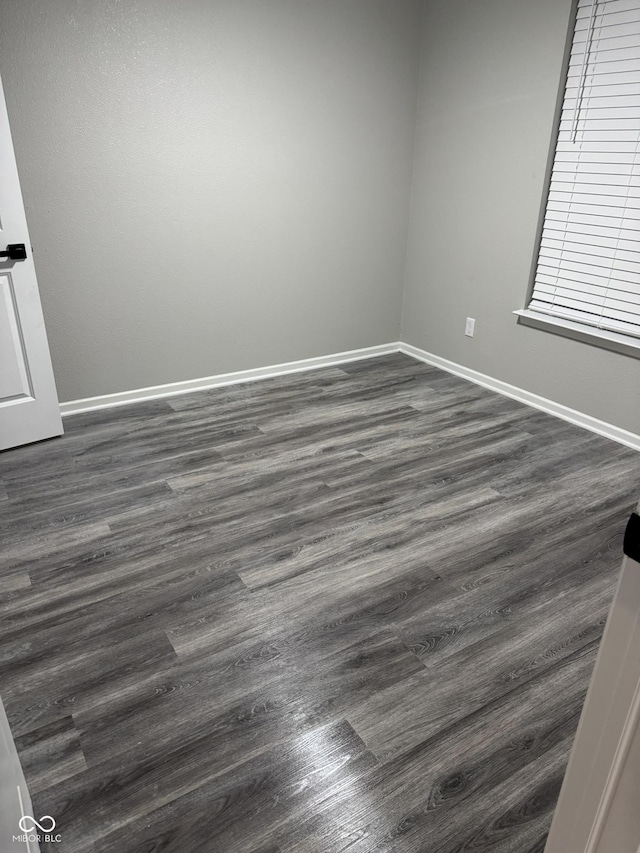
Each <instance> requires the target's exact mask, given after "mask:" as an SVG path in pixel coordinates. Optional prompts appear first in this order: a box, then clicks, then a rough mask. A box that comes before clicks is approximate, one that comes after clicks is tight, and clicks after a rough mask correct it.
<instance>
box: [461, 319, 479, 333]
mask: <svg viewBox="0 0 640 853" xmlns="http://www.w3.org/2000/svg"><path fill="white" fill-rule="evenodd" d="M475 329H476V321H475V319H474V318H473V317H467V322H466V325H465V327H464V333H465V335H467V337H469V338H472V337H473V333H474V332H475Z"/></svg>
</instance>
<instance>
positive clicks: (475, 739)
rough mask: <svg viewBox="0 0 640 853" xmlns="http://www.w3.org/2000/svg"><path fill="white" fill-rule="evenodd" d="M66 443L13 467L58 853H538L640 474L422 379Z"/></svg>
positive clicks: (346, 384) (208, 409)
mask: <svg viewBox="0 0 640 853" xmlns="http://www.w3.org/2000/svg"><path fill="white" fill-rule="evenodd" d="M66 428H67V432H66V435H65V436H64V437H63V438H62V439H59V440H55V441H50V442H46V443H43V444H38V445H33V446H30V447H23V448H19V449H17V450H15V451H10V452H6V453H3V454H0V523H1V526H2V537H3V548H2V554H1V555H0V618H1V620H2V622H1V629H0V693H1V695H2V699H3V702H4V705H5V708H6V711H7V714H8V717H9V720H10V723H11V727H12V731H13V734H14V737H15V739H16V744H17V748H18V751H19V753H20V755H21V759H22V762H23V765H24V770H25V775H26V778H27V781H28V783H29V785H30V790H31V792H32V794H33V798H34V808H35V809H36V811H37V812H38V813H39V814H50V815H53V816H54V817H55V819H56V821H57V824H58V830H59V832H60V833H61V835H62V839H63V840H62V842H61V843H60V844H55V845H50V848H51V849H52V850H53V849H56V850H57V851H60V853H65V852H66V851H68V853H90V851H93V853H106V851H113V850H118V851H119V853H140V852H141V851H145V853H151V851H166V852H167V853H201V851H202V853H209V851H211V853H214V851H215V853H341V851H349V853H374V852H375V853H458V851H463V850H474V851H476V853H482V851H487V853H489V851H491V853H511V851H514V853H515V851H518V853H542V850H543V848H544V840H545V837H546V833H547V831H548V827H549V824H550V820H551V815H552V812H553V809H554V806H555V802H556V799H557V796H558V792H559V788H560V784H561V781H562V776H563V773H564V768H565V765H566V761H567V758H568V752H569V749H570V745H571V741H572V737H573V734H574V732H575V728H576V726H577V722H578V717H579V714H580V710H581V705H582V701H583V699H584V694H585V692H586V688H587V685H588V681H589V677H590V673H591V669H592V667H593V663H594V660H595V654H596V651H597V647H598V643H599V640H600V637H601V634H602V630H603V626H604V621H605V618H606V613H607V609H608V606H609V603H610V601H611V598H612V595H613V589H614V586H615V581H616V577H617V572H618V569H619V565H620V561H621V542H622V533H623V531H624V526H625V523H626V520H627V517H628V514H629V512H630V511H631V509H632V508H633V506H634V504H635V502H636V501H637V497H638V494H637V491H638V484H639V483H640V457H638V455H637V454H635V453H634V452H633V451H630V450H627V449H625V448H623V447H620V446H618V445H616V444H613V443H611V442H609V441H607V440H606V439H602V438H599V437H597V436H594V435H592V434H590V433H587V432H584V431H582V430H580V429H578V428H576V427H573V426H571V425H569V424H567V423H564V422H562V421H559V420H556V419H554V418H552V417H550V416H548V415H545V414H543V413H540V412H538V411H534V410H532V409H529V408H527V407H525V406H523V405H521V404H519V403H516V402H514V401H512V400H508V399H506V398H503V397H500V396H498V395H495V394H493V393H491V392H489V391H486V390H484V389H482V388H479V387H477V386H474V385H471V384H469V383H467V382H465V381H464V380H461V379H458V378H456V377H453V376H450V375H448V374H445V373H443V372H441V371H439V370H437V369H435V368H431V367H428V366H426V365H424V364H421V363H418V362H415V361H413V360H412V359H411V358H409V357H406V356H402V355H394V356H385V357H382V358H378V359H372V360H369V361H363V362H357V363H353V364H350V365H345V366H343V367H340V368H331V369H326V370H318V371H313V372H308V373H302V374H297V375H293V376H291V375H290V376H286V377H281V378H276V379H271V380H266V381H262V382H256V383H247V384H244V385H238V386H232V387H226V388H220V389H215V390H212V391H205V392H200V393H197V394H189V395H183V396H178V397H175V398H169V399H165V400H158V401H151V402H148V403H142V404H138V405H132V406H123V407H119V408H116V409H112V410H107V411H100V412H94V413H87V414H80V415H76V416H73V417H71V418H69V419H68V420H67V421H66ZM47 849H48V848H47V846H46V845H43V850H47Z"/></svg>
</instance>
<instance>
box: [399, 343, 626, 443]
mask: <svg viewBox="0 0 640 853" xmlns="http://www.w3.org/2000/svg"><path fill="white" fill-rule="evenodd" d="M400 352H403V353H404V354H405V355H410V356H412V357H413V358H416V359H418V360H419V361H424V362H425V364H431V365H433V367H439V368H440V369H441V370H446V371H447V372H448V373H454V374H455V375H456V376H460V377H462V378H463V379H468V380H469V381H470V382H473V383H475V384H476V385H482V386H483V387H484V388H489V389H490V390H491V391H497V393H498V394H503V395H504V396H505V397H511V398H512V399H513V400H518V401H519V402H520V403H526V404H527V405H528V406H533V408H534V409H540V411H542V412H546V413H547V414H549V415H555V417H557V418H561V419H562V420H563V421H569V423H572V424H575V425H576V426H579V427H583V428H584V429H588V430H590V431H591V432H595V433H597V434H598V435H603V436H605V438H610V439H611V440H612V441H617V442H618V444H624V445H625V446H626V447H632V448H633V449H634V450H640V435H636V434H635V433H633V432H629V431H628V430H626V429H621V428H620V427H617V426H614V425H613V424H609V423H606V421H601V420H598V418H593V417H591V415H585V414H584V412H578V411H576V410H575V409H570V408H569V406H563V405H562V404H561V403H554V402H553V400H547V399H546V397H540V396H538V394H532V393H531V392H530V391H525V390H524V389H523V388H518V387H516V386H515V385H509V383H508V382H502V381H501V380H500V379H494V378H493V377H492V376H486V375H485V374H484V373H479V372H478V371H477V370H472V369H471V368H469V367H464V366H463V365H461V364H456V363H455V362H454V361H449V360H448V359H446V358H441V357H440V356H439V355H433V353H430V352H425V350H421V349H418V347H414V346H412V345H411V344H405V343H401V344H400Z"/></svg>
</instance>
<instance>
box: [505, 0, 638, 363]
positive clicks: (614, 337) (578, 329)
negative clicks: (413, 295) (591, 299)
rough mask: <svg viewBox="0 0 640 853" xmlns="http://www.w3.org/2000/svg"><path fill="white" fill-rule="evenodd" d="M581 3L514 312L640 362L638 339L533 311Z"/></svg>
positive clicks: (527, 322) (521, 319)
mask: <svg viewBox="0 0 640 853" xmlns="http://www.w3.org/2000/svg"><path fill="white" fill-rule="evenodd" d="M578 3H579V0H572V7H571V14H570V17H569V26H568V29H567V39H566V42H565V49H564V56H563V60H562V73H561V75H560V82H559V85H558V93H557V96H556V106H555V112H554V117H553V125H552V128H553V130H552V134H551V144H550V146H549V154H548V158H547V165H546V170H545V176H544V182H543V188H544V189H543V194H542V203H541V205H540V212H539V216H538V224H537V228H536V236H535V242H534V252H533V257H532V260H531V269H530V272H529V281H528V285H527V291H526V297H525V304H524V307H523V308H519V309H517V310H516V311H514V312H513V314H514V315H515V316H516V317H517V323H518V325H521V326H527V327H530V328H533V329H538V330H540V331H544V332H551V333H552V334H555V335H560V336H561V337H565V338H570V339H572V340H576V341H581V342H582V343H586V344H591V345H592V346H596V347H599V348H601V349H607V350H612V351H613V352H617V353H620V354H622V355H629V356H632V357H634V358H640V338H634V337H632V336H631V335H624V334H621V333H617V332H613V331H609V330H608V329H598V328H597V327H596V326H589V325H587V324H582V323H578V322H576V321H574V320H567V319H565V318H562V317H554V316H553V315H551V314H542V313H540V312H538V311H532V310H530V309H529V307H528V306H529V305H530V303H531V300H532V298H533V290H534V286H535V279H536V271H537V268H538V259H539V257H540V249H541V244H542V236H543V230H544V221H545V215H546V211H547V203H548V199H549V192H550V188H551V179H552V175H553V165H554V161H555V156H556V148H557V145H558V137H559V134H560V121H561V118H562V107H563V103H564V97H565V89H566V85H567V78H568V76H569V64H570V60H571V49H572V46H573V37H574V30H575V26H576V19H577V16H578Z"/></svg>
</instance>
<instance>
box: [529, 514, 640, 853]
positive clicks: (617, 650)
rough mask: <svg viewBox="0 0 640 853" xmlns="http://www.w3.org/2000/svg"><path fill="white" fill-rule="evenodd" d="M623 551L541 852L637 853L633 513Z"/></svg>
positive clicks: (639, 702)
mask: <svg viewBox="0 0 640 853" xmlns="http://www.w3.org/2000/svg"><path fill="white" fill-rule="evenodd" d="M638 513H640V506H638ZM625 552H626V554H627V556H626V557H625V558H624V560H623V563H622V574H621V576H620V582H619V585H618V590H617V593H616V596H615V599H614V602H613V604H612V606H611V610H610V612H609V618H608V619H607V626H606V628H605V632H604V636H603V638H602V643H601V644H600V650H599V652H598V659H597V661H596V665H595V668H594V671H593V677H592V679H591V686H590V687H589V692H588V693H587V698H586V701H585V705H584V709H583V712H582V716H581V718H580V725H579V726H578V733H577V735H576V739H575V742H574V745H573V750H572V753H571V758H570V760H569V767H568V769H567V773H566V776H565V779H564V784H563V786H562V791H561V792H560V799H559V800H558V807H557V809H556V813H555V815H554V818H553V823H552V825H551V831H550V833H549V838H548V840H547V846H546V847H545V853H637V852H638V851H640V727H639V724H640V562H639V561H638V559H636V558H637V557H638V556H639V555H640V521H639V520H638V517H637V515H636V516H634V517H632V518H631V520H630V522H629V527H628V528H627V535H626V537H625ZM632 556H633V558H632Z"/></svg>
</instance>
